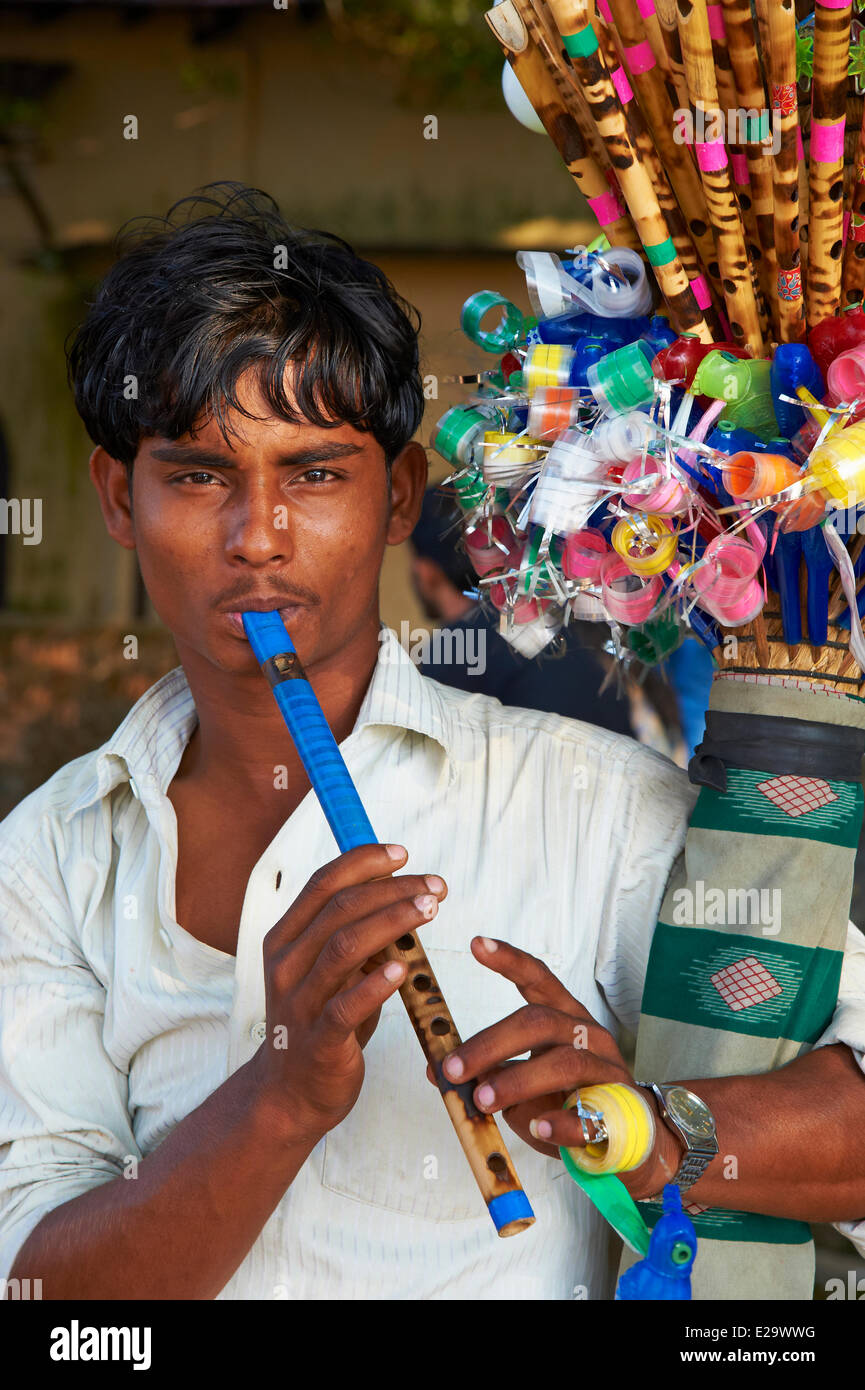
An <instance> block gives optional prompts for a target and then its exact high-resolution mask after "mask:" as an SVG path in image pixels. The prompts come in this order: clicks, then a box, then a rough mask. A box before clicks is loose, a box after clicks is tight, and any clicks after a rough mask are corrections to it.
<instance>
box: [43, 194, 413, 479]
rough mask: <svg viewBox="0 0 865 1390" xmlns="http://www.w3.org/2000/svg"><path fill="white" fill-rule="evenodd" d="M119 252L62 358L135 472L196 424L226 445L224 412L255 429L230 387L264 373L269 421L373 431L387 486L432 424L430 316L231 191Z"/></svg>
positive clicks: (82, 399) (362, 266)
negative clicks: (145, 448)
mask: <svg viewBox="0 0 865 1390" xmlns="http://www.w3.org/2000/svg"><path fill="white" fill-rule="evenodd" d="M115 250H116V252H117V255H118V260H117V261H116V263H115V264H114V265H113V266H112V268H111V270H109V272H108V274H107V275H106V276H105V279H104V280H103V281H102V284H101V285H100V286H99V289H98V292H97V294H96V298H95V300H94V301H93V303H92V304H91V305H90V306H89V309H88V313H87V317H86V318H85V320H84V322H83V323H82V324H81V325H80V327H79V328H78V329H77V330H75V332H74V334H73V341H72V342H71V344H70V345H69V346H68V349H67V360H68V373H69V381H70V384H71V386H72V389H73V392H74V395H75V405H76V407H77V409H78V413H79V414H80V416H81V418H82V420H83V421H84V424H85V426H86V428H87V432H88V434H89V435H90V437H91V439H92V440H93V441H94V443H96V444H100V445H102V447H103V448H104V449H105V450H106V451H107V453H109V454H110V455H111V456H112V458H117V459H120V460H121V461H122V462H123V463H125V464H126V466H127V468H131V467H132V464H133V462H134V459H135V455H136V453H137V452H138V448H139V445H140V442H141V440H142V438H145V437H147V436H150V435H161V436H163V437H165V438H167V439H179V438H180V437H181V435H184V434H186V433H188V432H189V431H190V430H191V429H192V427H193V425H194V424H196V422H199V417H202V420H201V423H203V422H204V420H206V419H209V418H211V417H215V418H216V420H217V422H218V424H219V428H220V429H221V431H222V434H223V436H224V438H225V439H226V441H227V440H228V422H227V418H226V417H227V411H228V410H229V409H235V410H237V411H238V412H239V413H241V414H244V415H246V416H247V418H253V417H252V415H251V412H250V411H249V410H244V411H241V409H240V405H239V403H238V400H237V396H236V388H237V383H238V380H239V378H240V376H241V375H242V373H243V372H245V371H246V370H247V369H249V368H254V369H255V370H256V372H257V374H258V378H259V382H260V385H261V390H262V394H263V396H264V399H265V400H266V401H267V402H268V404H269V406H270V408H271V409H272V410H273V412H274V414H275V415H277V416H279V417H280V418H282V419H284V420H287V421H289V422H290V423H300V422H301V421H302V420H304V419H306V420H309V421H311V422H312V423H313V424H315V425H319V426H324V427H326V426H328V425H336V424H350V425H354V426H355V428H356V429H359V430H363V431H368V432H370V433H371V434H372V435H373V437H374V438H375V439H376V441H377V442H378V443H379V444H380V445H381V447H382V449H383V450H384V454H385V460H386V463H387V468H388V477H389V476H390V465H391V463H392V462H393V459H394V458H395V457H396V455H397V454H398V453H399V451H400V449H402V448H403V447H404V445H405V444H407V443H408V441H409V440H410V439H411V437H412V435H413V434H414V433H415V431H416V430H417V428H418V425H419V423H420V420H421V417H422V415H423V388H422V384H421V379H420V367H419V358H418V341H417V335H418V332H419V330H420V314H419V313H418V311H417V310H416V309H415V308H414V307H413V306H412V305H410V304H409V303H407V301H406V300H404V299H403V298H402V297H401V296H400V295H399V294H397V292H396V290H395V289H394V287H393V285H392V284H391V282H390V281H389V280H388V278H387V276H386V275H385V274H384V272H383V271H382V270H381V269H380V268H379V267H378V266H376V265H373V264H372V263H371V262H370V261H365V260H362V259H361V258H360V257H359V256H358V255H356V253H355V252H354V250H353V249H352V247H351V246H350V245H349V244H348V242H347V241H343V239H342V238H341V237H338V236H336V235H334V234H332V233H330V232H323V231H319V230H315V229H309V228H302V227H295V226H292V225H291V224H289V223H288V222H286V221H285V220H284V218H283V217H282V215H281V213H280V211H279V208H278V206H277V204H276V203H275V201H274V200H273V198H271V197H269V196H268V194H266V193H263V192H261V190H260V189H256V188H247V187H245V186H244V185H243V184H239V183H230V182H223V183H215V184H209V185H207V186H206V187H205V188H203V189H199V190H198V191H197V192H196V193H195V194H193V195H192V196H191V197H188V198H182V199H180V201H179V202H177V203H175V204H174V205H173V207H171V208H170V209H169V211H168V213H167V215H166V216H165V217H164V218H147V217H144V218H134V219H132V221H131V222H128V223H125V224H124V226H123V227H121V229H120V232H119V233H118V235H117V239H116V241H115ZM289 361H291V362H294V363H296V364H297V374H296V379H295V381H294V382H293V383H292V386H293V390H294V394H295V398H296V401H297V406H298V407H299V413H298V410H294V409H293V408H292V405H291V402H290V400H289V398H288V397H287V396H286V394H285V390H284V372H285V368H286V364H287V363H288V362H289ZM132 381H134V382H135V383H136V386H134V387H133V386H131V385H130V383H131V382H132ZM135 390H137V399H132V400H130V399H127V396H128V395H130V394H132V393H134V391H135Z"/></svg>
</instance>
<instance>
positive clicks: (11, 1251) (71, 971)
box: [0, 817, 141, 1278]
mask: <svg viewBox="0 0 865 1390" xmlns="http://www.w3.org/2000/svg"><path fill="white" fill-rule="evenodd" d="M104 1011H105V990H104V988H103V986H102V984H101V983H100V981H99V980H98V979H97V977H96V975H95V974H94V973H93V971H92V969H91V968H90V966H89V965H88V962H87V960H86V959H85V957H84V955H83V952H82V950H81V945H80V942H79V940H78V939H77V934H76V931H75V923H74V921H73V913H72V909H71V907H70V904H69V901H68V898H67V896H66V893H65V890H64V886H63V882H62V876H61V871H60V868H59V865H58V862H57V855H56V850H55V845H54V842H53V834H52V831H51V828H50V823H49V818H48V817H43V818H42V821H41V822H40V824H39V826H38V828H37V830H36V833H35V835H34V836H33V837H32V839H31V840H30V843H29V844H27V845H26V847H25V848H24V849H23V850H22V846H21V841H20V839H19V837H17V836H16V837H15V839H14V840H12V839H11V838H10V837H9V836H8V834H7V836H6V837H4V836H3V832H2V829H0V1277H3V1278H8V1276H9V1271H10V1269H11V1268H12V1265H13V1264H14V1262H15V1257H16V1255H17V1254H18V1251H19V1250H20V1248H21V1246H22V1245H23V1244H24V1242H25V1240H26V1239H27V1237H28V1236H29V1235H30V1233H31V1231H32V1230H33V1229H34V1227H35V1226H36V1225H37V1224H38V1223H39V1221H40V1220H41V1219H42V1217H43V1216H45V1215H46V1214H47V1213H48V1212H49V1211H52V1210H53V1209H54V1208H55V1207H59V1206H61V1205H62V1204H63V1203H65V1202H68V1201H70V1200H71V1199H72V1198H74V1197H78V1196H80V1195H81V1194H82V1193H83V1192H87V1191H88V1190H89V1189H90V1188H92V1187H97V1186H99V1185H100V1184H101V1183H104V1182H107V1181H109V1180H110V1179H113V1178H116V1177H118V1176H120V1175H122V1173H123V1172H124V1166H125V1165H124V1160H125V1159H127V1158H129V1157H133V1158H136V1159H137V1158H140V1156H141V1155H140V1153H139V1151H138V1148H137V1146H136V1143H135V1138H134V1135H133V1133H132V1128H131V1124H130V1117H129V1113H128V1108H127V1105H128V1078H127V1077H126V1075H125V1074H124V1073H123V1072H121V1071H120V1070H119V1069H118V1068H117V1067H116V1066H115V1065H114V1063H113V1062H112V1060H111V1058H110V1057H109V1056H108V1054H107V1052H106V1050H105V1047H104V1044H103V1040H102V1029H103V1020H104ZM126 1171H127V1172H128V1171H130V1169H129V1167H128V1165H127V1166H126ZM132 1171H134V1170H132Z"/></svg>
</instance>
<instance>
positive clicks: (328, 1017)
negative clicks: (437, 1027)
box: [251, 845, 447, 1143]
mask: <svg viewBox="0 0 865 1390" xmlns="http://www.w3.org/2000/svg"><path fill="white" fill-rule="evenodd" d="M389 848H390V849H397V850H399V853H398V854H397V855H396V857H390V856H389V854H388V849H389ZM405 858H406V851H405V850H404V849H402V847H401V846H386V845H361V846H359V847H358V848H356V849H352V850H348V851H347V853H345V854H341V855H339V857H338V858H337V859H334V860H332V861H331V862H330V863H329V864H325V865H324V866H323V868H321V869H319V870H318V871H317V872H316V873H314V874H313V876H312V878H311V879H310V880H309V882H308V883H307V885H306V887H305V888H304V889H303V890H302V892H301V893H300V894H299V895H298V897H297V898H295V900H294V902H293V903H292V905H291V907H290V908H289V909H288V911H287V912H286V913H285V915H284V916H283V917H282V918H281V919H280V921H279V922H277V924H276V926H275V927H273V928H272V930H271V931H269V932H268V933H267V935H266V936H265V938H264V943H263V952H264V983H265V997H266V1002H267V1037H266V1039H265V1041H264V1043H262V1046H261V1048H260V1050H259V1052H258V1053H257V1054H256V1056H255V1057H254V1058H253V1061H252V1064H251V1065H252V1071H253V1073H254V1075H255V1077H256V1081H257V1086H258V1089H259V1093H260V1094H261V1095H262V1097H264V1098H267V1099H268V1100H269V1102H270V1103H271V1105H272V1107H273V1112H274V1114H275V1115H276V1116H277V1117H279V1116H283V1117H284V1120H285V1124H286V1134H287V1137H289V1138H290V1140H291V1142H292V1143H297V1142H298V1141H299V1140H308V1141H310V1142H312V1143H316V1142H317V1141H318V1139H319V1138H320V1137H321V1136H322V1135H323V1134H326V1133H327V1131H328V1130H331V1129H333V1128H334V1127H335V1126H336V1125H338V1124H339V1123H340V1121H341V1120H344V1119H345V1117H346V1115H347V1114H348V1113H349V1111H350V1110H351V1108H352V1106H353V1105H354V1103H355V1101H356V1100H357V1098H358V1096H359V1095H360V1089H361V1085H362V1083H363V1075H364V1066H363V1053H362V1048H363V1046H364V1044H365V1043H366V1042H367V1041H368V1040H369V1037H370V1036H371V1034H372V1032H373V1031H374V1029H375V1026H376V1024H377V1022H378V1016H379V1012H380V1010H381V1006H382V1004H383V1003H384V1001H385V1000H386V999H387V998H389V997H390V995H392V994H393V993H394V991H395V990H397V989H399V987H400V985H401V984H402V983H403V981H404V979H405V974H406V967H405V966H404V965H399V964H397V963H396V962H391V963H390V964H382V962H381V954H380V953H381V952H382V951H383V950H384V949H385V948H386V947H387V946H391V945H392V944H393V943H394V942H396V941H397V940H398V939H399V938H400V937H401V936H405V935H406V934H407V933H409V932H416V931H417V930H418V928H419V927H421V926H422V925H423V924H424V923H425V922H428V921H429V920H430V919H431V918H432V917H434V916H435V914H436V912H437V911H438V902H439V900H440V899H442V898H444V897H445V896H446V894H447V885H446V884H445V882H444V880H443V879H441V878H439V877H438V876H437V875H429V876H421V875H416V874H405V875H401V876H400V877H399V878H393V877H392V876H391V875H393V873H394V871H395V870H396V868H397V867H398V866H399V864H401V863H404V862H405Z"/></svg>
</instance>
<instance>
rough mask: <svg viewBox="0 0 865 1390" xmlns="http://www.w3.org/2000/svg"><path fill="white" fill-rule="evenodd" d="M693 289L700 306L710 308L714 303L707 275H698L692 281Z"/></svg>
mask: <svg viewBox="0 0 865 1390" xmlns="http://www.w3.org/2000/svg"><path fill="white" fill-rule="evenodd" d="M691 289H692V291H693V294H694V298H695V299H696V301H697V303H698V304H699V306H700V308H701V309H708V308H709V306H710V304H711V303H712V292H711V290H710V289H709V282H708V280H707V279H706V277H705V275H696V276H695V277H694V279H693V280H692V281H691Z"/></svg>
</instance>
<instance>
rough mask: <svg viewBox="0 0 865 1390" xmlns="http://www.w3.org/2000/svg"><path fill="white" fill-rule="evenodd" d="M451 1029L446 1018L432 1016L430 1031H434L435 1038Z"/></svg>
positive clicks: (441, 1036) (440, 1036)
mask: <svg viewBox="0 0 865 1390" xmlns="http://www.w3.org/2000/svg"><path fill="white" fill-rule="evenodd" d="M450 1031H451V1026H450V1024H449V1023H448V1021H447V1019H446V1018H434V1019H433V1021H432V1023H431V1024H430V1032H431V1033H435V1035H436V1037H437V1038H443V1037H444V1035H445V1033H449V1032H450Z"/></svg>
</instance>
